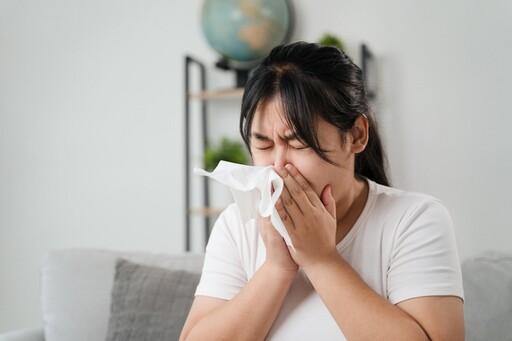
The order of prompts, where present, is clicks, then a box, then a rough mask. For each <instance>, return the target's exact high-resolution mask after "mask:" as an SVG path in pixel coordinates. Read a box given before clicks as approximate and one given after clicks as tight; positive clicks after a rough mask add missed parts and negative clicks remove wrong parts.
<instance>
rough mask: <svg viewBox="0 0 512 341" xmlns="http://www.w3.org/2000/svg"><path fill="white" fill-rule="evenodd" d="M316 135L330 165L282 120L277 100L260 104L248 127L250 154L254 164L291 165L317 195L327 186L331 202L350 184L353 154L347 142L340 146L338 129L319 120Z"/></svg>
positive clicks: (352, 177) (340, 198) (340, 197)
mask: <svg viewBox="0 0 512 341" xmlns="http://www.w3.org/2000/svg"><path fill="white" fill-rule="evenodd" d="M317 134H318V139H319V142H320V147H321V148H322V150H324V151H326V155H327V157H328V158H329V159H330V160H332V161H334V162H335V163H336V165H332V164H330V163H328V162H326V161H325V160H323V159H322V158H321V157H320V156H318V155H317V154H316V153H315V152H314V151H313V150H312V149H311V148H309V147H308V146H305V145H303V144H302V143H301V142H300V141H299V140H298V139H297V138H296V137H295V136H294V134H293V131H292V129H291V128H290V127H289V126H288V124H287V123H286V119H285V118H284V116H283V110H282V109H281V104H280V101H279V100H271V101H269V102H267V103H265V104H263V105H260V107H259V108H258V110H257V111H256V113H255V115H254V119H253V122H252V126H251V136H250V141H251V146H250V148H251V153H252V156H253V162H254V165H255V166H284V165H286V164H292V165H294V166H295V167H296V168H297V169H298V170H299V171H300V172H301V173H302V175H303V176H304V177H305V178H306V179H307V180H308V181H309V183H310V185H311V186H312V188H313V189H314V191H315V192H316V194H317V195H318V196H320V194H321V193H322V190H323V189H324V188H325V186H327V185H331V187H332V194H333V196H334V199H335V201H336V202H337V203H338V202H339V200H342V199H343V193H346V191H347V190H348V189H349V187H350V186H351V184H353V182H354V180H355V178H354V154H353V152H352V151H351V148H350V147H349V143H350V142H349V141H347V143H346V144H345V148H344V147H342V143H341V136H340V133H339V130H338V128H336V127H335V126H333V125H332V124H329V123H327V122H325V121H323V120H321V121H320V122H319V124H318V126H317Z"/></svg>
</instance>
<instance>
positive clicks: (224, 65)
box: [215, 57, 250, 88]
mask: <svg viewBox="0 0 512 341" xmlns="http://www.w3.org/2000/svg"><path fill="white" fill-rule="evenodd" d="M215 66H216V67H218V68H219V69H221V70H233V71H235V75H236V86H237V88H243V87H244V86H245V83H247V80H248V79H249V72H250V69H240V68H236V67H234V66H232V65H230V62H229V60H228V59H227V58H225V57H222V58H221V59H219V61H218V62H217V63H215Z"/></svg>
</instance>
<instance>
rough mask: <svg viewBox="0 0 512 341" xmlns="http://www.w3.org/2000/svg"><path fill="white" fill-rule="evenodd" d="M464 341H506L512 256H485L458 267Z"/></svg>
mask: <svg viewBox="0 0 512 341" xmlns="http://www.w3.org/2000/svg"><path fill="white" fill-rule="evenodd" d="M462 277H463V281H464V296H465V301H464V319H465V326H466V340H467V341H473V340H510V338H511V335H512V254H506V253H497V252H494V253H487V254H485V255H483V256H481V257H475V258H471V259H468V260H467V261H465V262H464V263H463V264H462Z"/></svg>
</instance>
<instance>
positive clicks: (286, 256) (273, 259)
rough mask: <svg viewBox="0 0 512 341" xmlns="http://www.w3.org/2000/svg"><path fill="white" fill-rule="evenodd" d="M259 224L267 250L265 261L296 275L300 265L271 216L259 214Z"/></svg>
mask: <svg viewBox="0 0 512 341" xmlns="http://www.w3.org/2000/svg"><path fill="white" fill-rule="evenodd" d="M258 225H259V228H260V234H261V238H262V239H263V243H264V244H265V248H266V252H267V255H266V259H265V263H266V264H267V265H270V266H273V267H274V268H276V269H279V270H282V271H283V272H288V273H290V274H292V275H293V276H295V274H297V270H298V269H299V266H298V265H297V263H295V261H294V260H293V258H292V256H291V255H290V251H289V250H288V248H287V246H286V243H285V241H284V239H283V237H281V235H280V234H279V232H277V230H276V229H275V228H274V226H273V225H272V223H271V222H270V217H267V218H263V217H262V216H258Z"/></svg>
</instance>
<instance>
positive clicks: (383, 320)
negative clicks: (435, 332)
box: [305, 257, 428, 340]
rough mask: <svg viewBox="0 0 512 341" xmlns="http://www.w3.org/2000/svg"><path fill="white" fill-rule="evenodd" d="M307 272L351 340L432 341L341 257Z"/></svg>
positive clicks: (405, 314) (411, 319)
mask: <svg viewBox="0 0 512 341" xmlns="http://www.w3.org/2000/svg"><path fill="white" fill-rule="evenodd" d="M305 271H306V274H307V276H308V278H309V280H310V281H311V283H312V284H313V286H314V287H315V290H316V291H317V292H318V294H319V295H320V297H321V298H322V301H323V302H324V304H325V305H326V306H327V308H328V309H329V311H330V313H331V315H332V316H333V317H334V319H335V320H336V322H337V324H338V326H339V327H340V329H342V330H343V333H344V335H345V336H346V338H347V339H348V340H428V337H427V335H426V334H425V332H424V331H423V329H422V328H421V326H420V325H419V324H418V323H417V322H416V321H415V320H414V319H413V318H412V317H410V316H409V315H408V314H407V313H406V312H404V311H403V310H401V309H400V308H398V307H397V306H395V305H393V304H391V303H390V302H389V301H387V300H386V299H385V298H383V297H382V296H380V295H379V294H377V293H376V292H375V291H374V290H373V289H372V288H370V287H369V286H368V285H367V284H366V283H365V282H364V281H363V280H362V279H361V277H360V276H359V275H358V274H357V273H356V272H355V271H354V270H353V269H352V268H351V267H350V265H348V264H347V263H346V262H345V261H344V260H343V259H342V258H341V257H340V258H338V259H335V260H334V259H333V260H332V261H330V262H327V263H322V264H318V265H315V266H314V267H311V268H309V269H305Z"/></svg>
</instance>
